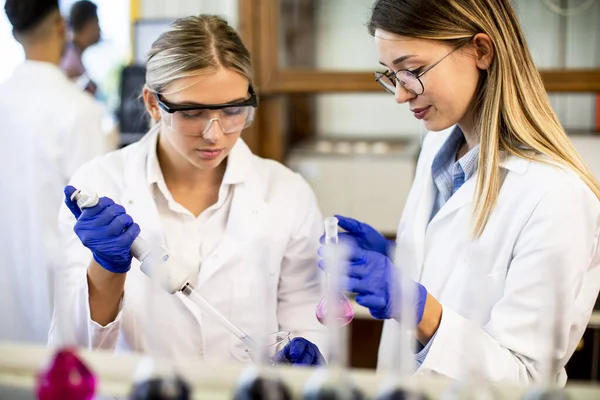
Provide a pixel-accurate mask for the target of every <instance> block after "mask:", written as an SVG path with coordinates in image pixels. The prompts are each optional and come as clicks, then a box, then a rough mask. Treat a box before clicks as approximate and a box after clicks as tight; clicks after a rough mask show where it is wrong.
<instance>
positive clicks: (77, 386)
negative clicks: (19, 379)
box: [36, 349, 96, 400]
mask: <svg viewBox="0 0 600 400" xmlns="http://www.w3.org/2000/svg"><path fill="white" fill-rule="evenodd" d="M36 389H37V398H38V399H40V400H50V399H61V400H91V399H93V398H94V392H95V391H96V378H95V377H94V375H93V374H92V372H91V371H90V370H89V368H88V367H87V366H86V365H85V364H84V363H83V361H81V360H80V359H79V357H77V355H76V354H75V352H74V350H72V349H62V350H59V351H58V352H57V353H56V355H55V356H54V359H53V360H52V361H51V363H50V366H49V367H48V369H47V370H45V371H42V372H41V373H40V374H39V375H38V381H37V388H36Z"/></svg>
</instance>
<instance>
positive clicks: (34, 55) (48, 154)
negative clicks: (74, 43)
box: [0, 0, 110, 343]
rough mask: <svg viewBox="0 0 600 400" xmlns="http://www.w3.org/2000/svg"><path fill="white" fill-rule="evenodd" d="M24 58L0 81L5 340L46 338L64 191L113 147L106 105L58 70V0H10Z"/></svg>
mask: <svg viewBox="0 0 600 400" xmlns="http://www.w3.org/2000/svg"><path fill="white" fill-rule="evenodd" d="M4 8H5V11H6V15H7V17H8V20H9V21H10V23H11V24H12V26H13V34H14V36H15V38H16V39H17V41H18V42H19V43H21V45H23V49H24V50H25V57H26V60H25V61H24V62H23V63H22V64H21V65H19V66H18V67H17V68H16V69H15V71H14V73H13V75H12V76H11V77H10V78H9V79H8V80H7V81H5V82H4V83H2V84H0V114H2V127H1V128H0V138H1V140H2V141H1V143H2V146H0V204H1V205H2V208H1V209H0V226H2V233H0V254H1V257H0V319H1V320H2V323H1V324H0V340H17V341H27V342H37V343H46V342H47V340H48V329H49V327H50V317H51V308H52V288H51V281H52V279H51V276H52V273H53V271H54V270H55V269H56V268H57V267H59V266H60V265H62V263H63V261H64V256H63V253H62V252H61V248H60V246H59V241H58V221H57V217H58V211H59V208H60V205H61V204H62V199H63V196H62V195H61V188H63V187H64V185H65V184H66V183H67V182H68V180H69V179H70V178H71V176H72V174H73V173H74V172H75V170H76V169H77V168H79V167H80V166H81V165H82V164H83V163H85V162H87V161H89V160H91V159H92V158H93V157H95V156H98V155H101V154H103V153H106V152H107V151H109V150H110V148H109V147H110V140H109V139H110V137H109V135H107V134H106V133H105V132H104V131H103V129H102V118H103V109H102V107H101V106H100V105H98V104H97V103H95V101H94V100H93V98H92V97H91V96H90V95H89V94H84V93H81V91H80V90H79V89H78V88H77V86H76V85H75V84H74V83H72V82H70V81H69V80H68V78H67V77H66V76H65V74H64V73H63V72H62V71H61V70H60V68H59V67H58V65H59V63H60V59H61V55H62V54H63V52H64V49H65V46H66V38H65V30H66V28H65V22H64V21H63V19H62V17H61V15H60V12H59V8H58V1H56V0H54V1H52V0H7V1H6V3H5V6H4Z"/></svg>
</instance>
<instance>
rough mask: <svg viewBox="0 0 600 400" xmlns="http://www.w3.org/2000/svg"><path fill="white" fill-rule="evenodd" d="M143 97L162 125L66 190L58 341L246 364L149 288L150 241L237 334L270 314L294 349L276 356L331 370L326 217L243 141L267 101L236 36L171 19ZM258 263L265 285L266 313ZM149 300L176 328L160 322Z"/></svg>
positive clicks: (203, 23) (299, 185) (296, 181)
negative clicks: (321, 315)
mask: <svg viewBox="0 0 600 400" xmlns="http://www.w3.org/2000/svg"><path fill="white" fill-rule="evenodd" d="M143 98H144V102H145V104H146V108H147V110H148V113H149V114H150V116H151V118H152V121H153V123H154V124H153V125H154V126H153V128H152V129H151V130H150V131H149V132H148V133H147V134H146V135H145V137H144V138H143V139H141V141H139V142H138V143H135V144H132V145H130V146H128V147H126V148H124V149H121V150H118V151H116V152H113V153H111V154H108V155H107V156H105V157H101V158H98V159H96V160H94V161H93V162H91V163H89V164H87V165H85V166H84V167H83V168H81V169H80V170H79V171H78V172H77V173H76V174H75V176H74V177H73V179H72V181H71V185H72V186H68V187H67V188H66V190H65V195H66V198H67V200H66V203H67V205H66V206H65V207H63V209H62V211H61V214H60V223H61V226H62V232H63V240H64V242H65V244H66V246H67V249H68V254H69V259H68V262H67V264H66V265H65V268H64V270H63V271H62V272H61V273H60V274H59V277H58V279H57V288H56V292H57V294H58V296H57V300H56V311H55V314H54V319H53V325H52V330H51V332H50V343H51V344H55V345H58V344H61V343H65V342H66V343H75V344H77V345H80V346H84V347H88V348H102V349H114V350H131V351H139V352H148V351H150V350H151V349H150V348H149V346H150V343H152V347H153V349H160V351H161V352H162V354H163V355H165V356H172V357H198V358H203V359H206V360H216V361H228V360H239V361H248V360H249V354H248V353H247V352H246V348H245V346H244V345H243V344H242V342H240V341H239V340H238V339H237V338H236V337H235V336H233V335H231V334H230V333H229V331H227V330H226V329H225V328H223V327H222V326H221V325H219V324H218V323H217V322H215V321H214V320H211V319H210V318H209V317H204V316H203V315H200V316H198V315H197V312H196V310H195V308H194V307H193V306H191V305H190V304H189V303H188V302H187V301H184V300H186V299H182V298H181V297H180V296H175V295H170V294H169V293H167V292H166V291H162V290H160V289H157V288H153V286H152V285H151V284H150V279H149V278H148V277H147V276H146V275H144V274H143V273H142V272H141V271H140V268H139V263H138V262H137V261H136V260H135V259H134V260H132V257H131V255H130V247H131V243H132V242H133V240H134V239H135V238H136V237H137V235H138V234H139V233H140V232H141V233H142V235H143V237H144V239H146V241H149V242H151V243H160V244H162V245H164V246H165V247H166V248H168V250H169V252H170V254H172V255H173V256H174V257H177V259H178V260H180V261H181V262H184V263H185V264H186V265H187V266H189V267H190V268H191V269H192V271H194V273H193V274H192V275H191V280H192V281H191V282H190V283H191V284H192V285H193V286H194V287H195V288H196V290H198V291H199V292H200V293H201V294H202V295H203V296H204V298H205V299H206V300H208V301H209V302H210V303H211V304H212V305H213V306H214V307H215V308H216V309H217V310H218V311H220V312H221V313H222V314H223V315H224V316H225V317H226V318H228V319H229V320H230V321H231V322H232V323H233V324H234V325H236V326H237V327H238V328H240V329H242V330H243V331H245V332H251V331H253V330H255V329H256V325H255V324H256V323H257V322H256V321H257V319H258V320H260V319H259V316H261V317H262V316H264V318H265V321H266V324H267V326H268V330H269V331H270V332H275V331H281V330H283V331H289V332H290V333H291V335H292V337H294V339H293V340H292V341H291V342H290V343H288V345H287V346H286V347H285V348H284V349H283V350H282V351H281V352H280V353H279V354H278V355H277V357H276V360H278V361H279V362H284V363H292V364H305V365H316V364H318V363H321V362H323V358H322V356H321V353H320V351H319V349H318V345H319V344H320V343H321V341H322V339H321V337H320V325H319V323H318V321H317V319H316V317H315V308H316V306H317V303H318V301H319V298H320V277H319V274H320V271H319V270H318V267H317V264H316V250H317V248H316V247H317V244H316V243H315V242H314V238H315V237H318V236H319V234H320V232H321V224H322V218H321V215H320V212H319V209H318V207H317V203H316V200H315V197H314V195H313V193H312V191H311V189H310V188H309V186H308V185H307V183H306V182H305V181H304V180H303V179H302V178H301V177H300V176H299V175H297V174H296V173H293V172H292V171H290V170H289V169H287V168H286V167H284V166H282V165H281V164H279V163H277V162H274V161H271V160H265V159H261V158H259V157H257V156H255V155H253V154H252V153H251V151H250V149H249V148H248V146H247V145H246V144H245V143H244V141H243V140H242V139H241V138H240V135H241V134H242V131H243V129H244V128H246V127H248V126H249V125H250V124H251V123H252V121H253V119H254V114H255V112H256V108H257V106H258V99H257V95H256V93H255V92H254V88H253V87H252V67H251V64H250V55H249V53H248V51H247V49H246V48H245V47H244V45H243V44H242V42H241V40H240V38H239V36H238V35H237V33H236V32H235V31H234V30H233V29H232V28H231V27H230V26H229V25H228V24H227V23H226V22H225V21H224V20H222V19H221V18H219V17H215V16H209V15H201V16H198V17H188V18H183V19H180V20H177V21H175V22H174V23H173V24H172V25H171V27H170V29H169V30H168V31H166V32H165V33H163V34H162V35H161V36H160V38H159V39H158V40H156V42H154V44H153V45H152V49H151V50H150V53H149V55H148V60H147V73H146V86H145V88H144V90H143ZM73 187H76V188H78V189H87V190H90V191H93V192H96V193H99V194H100V196H104V197H102V198H101V199H100V203H99V204H98V205H97V206H95V207H92V208H88V209H84V210H83V212H82V211H81V210H79V209H78V207H77V205H76V204H75V203H74V202H73V201H71V200H70V197H71V195H72V193H73V191H74V188H73ZM73 227H75V229H74V232H73ZM273 232H276V233H277V235H273V234H272V233H273ZM82 243H83V244H82ZM257 260H260V261H261V263H260V268H263V269H264V270H263V271H262V274H263V276H264V277H265V280H266V281H265V282H264V284H263V285H262V286H263V287H264V293H260V297H262V298H265V299H266V301H265V302H266V305H265V309H260V310H258V309H257V300H256V298H257V296H256V294H255V293H254V290H255V288H254V286H253V281H255V279H256V276H255V274H257V271H256V269H254V268H252V263H253V262H256V261H257ZM149 298H152V299H153V304H154V309H155V311H154V313H155V315H158V316H159V318H162V319H164V320H165V321H167V322H165V323H160V324H158V325H152V324H153V322H152V320H151V319H150V318H151V317H150V316H149V313H148V312H147V309H148V307H149V305H148V304H147V301H148V299H149ZM154 323H156V321H155V322H154Z"/></svg>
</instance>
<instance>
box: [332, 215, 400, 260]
mask: <svg viewBox="0 0 600 400" xmlns="http://www.w3.org/2000/svg"><path fill="white" fill-rule="evenodd" d="M335 217H336V218H337V219H338V225H339V227H340V228H342V229H344V230H345V231H346V232H340V233H339V234H338V238H339V241H340V242H344V243H348V244H349V245H355V246H358V247H360V248H361V249H365V250H372V251H376V252H378V253H381V254H383V255H384V256H388V255H389V253H388V252H389V250H390V248H391V246H392V245H393V242H392V241H390V240H388V239H386V238H385V237H384V236H383V235H382V234H381V233H379V232H377V231H376V230H375V228H373V227H372V226H370V225H367V224H365V223H363V222H360V221H357V220H355V219H352V218H348V217H343V216H341V215H336V216H335ZM321 243H323V244H324V243H325V235H323V236H321Z"/></svg>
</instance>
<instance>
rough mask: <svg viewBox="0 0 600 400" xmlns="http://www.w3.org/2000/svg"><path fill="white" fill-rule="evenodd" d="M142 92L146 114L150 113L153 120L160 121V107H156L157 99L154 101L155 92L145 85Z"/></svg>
mask: <svg viewBox="0 0 600 400" xmlns="http://www.w3.org/2000/svg"><path fill="white" fill-rule="evenodd" d="M142 94H143V96H144V104H145V105H146V110H148V114H150V117H151V118H152V120H153V121H155V122H158V121H160V108H159V107H158V101H156V94H155V93H154V92H152V91H150V89H148V88H147V87H144V91H143V93H142Z"/></svg>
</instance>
